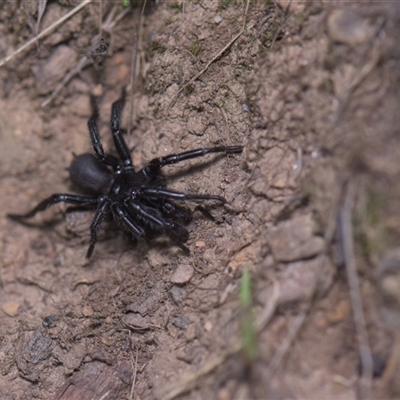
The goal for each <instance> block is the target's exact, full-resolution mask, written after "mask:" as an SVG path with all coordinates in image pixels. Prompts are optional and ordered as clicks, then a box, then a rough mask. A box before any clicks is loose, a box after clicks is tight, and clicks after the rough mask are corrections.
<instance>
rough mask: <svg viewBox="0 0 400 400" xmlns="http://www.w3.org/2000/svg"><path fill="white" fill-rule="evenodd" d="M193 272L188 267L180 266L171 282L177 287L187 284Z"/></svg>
mask: <svg viewBox="0 0 400 400" xmlns="http://www.w3.org/2000/svg"><path fill="white" fill-rule="evenodd" d="M193 273H194V270H193V268H192V267H191V266H190V265H187V264H180V265H178V268H177V269H176V271H175V272H174V274H173V275H172V277H171V282H172V283H176V284H178V285H182V284H183V283H187V282H189V281H190V280H191V279H192V276H193Z"/></svg>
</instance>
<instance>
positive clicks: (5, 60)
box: [0, 0, 93, 68]
mask: <svg viewBox="0 0 400 400" xmlns="http://www.w3.org/2000/svg"><path fill="white" fill-rule="evenodd" d="M92 1H93V0H84V1H83V2H82V3H81V4H79V5H78V6H76V7H75V8H74V9H72V10H71V11H70V12H68V13H67V14H65V15H64V16H63V17H61V18H60V19H59V20H58V21H56V22H54V24H51V25H50V26H49V27H47V28H46V29H44V30H43V31H42V32H40V33H39V34H38V35H36V36H35V37H33V38H32V39H31V40H28V41H27V42H26V43H25V44H24V45H22V46H21V47H19V48H18V49H17V50H15V51H13V52H12V53H11V54H10V55H8V56H7V57H4V58H2V59H1V60H0V68H1V67H2V66H3V65H4V64H6V63H8V62H9V61H10V60H12V59H13V58H14V57H15V56H16V55H18V54H19V53H22V52H23V51H24V50H26V49H27V48H29V47H30V46H31V45H32V44H34V43H36V42H37V41H38V40H39V39H42V38H44V37H46V36H47V35H49V34H50V33H51V32H52V31H53V30H54V29H56V28H57V27H58V26H59V25H61V24H63V23H64V22H65V21H67V20H68V19H69V18H71V17H72V16H73V15H74V14H76V13H77V12H78V11H80V10H81V9H82V8H83V7H85V6H87V5H88V4H89V3H91V2H92Z"/></svg>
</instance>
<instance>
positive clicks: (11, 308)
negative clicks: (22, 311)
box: [1, 300, 21, 317]
mask: <svg viewBox="0 0 400 400" xmlns="http://www.w3.org/2000/svg"><path fill="white" fill-rule="evenodd" d="M20 306H21V304H20V303H19V302H18V301H13V300H11V301H8V302H7V303H4V304H3V306H2V307H1V308H2V310H3V311H4V313H5V314H7V315H8V316H9V317H15V316H16V315H17V314H18V310H19V307H20Z"/></svg>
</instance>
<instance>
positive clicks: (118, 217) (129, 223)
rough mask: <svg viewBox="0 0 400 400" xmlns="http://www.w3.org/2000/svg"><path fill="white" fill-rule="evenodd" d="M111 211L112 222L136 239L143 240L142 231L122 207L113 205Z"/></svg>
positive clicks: (143, 234)
mask: <svg viewBox="0 0 400 400" xmlns="http://www.w3.org/2000/svg"><path fill="white" fill-rule="evenodd" d="M111 211H112V213H113V216H114V220H115V221H116V222H117V224H118V225H119V226H120V227H121V228H122V229H124V230H125V231H126V232H128V233H130V234H131V235H132V236H133V237H135V238H136V239H144V238H145V237H146V232H145V231H144V229H143V228H142V227H141V226H139V225H138V224H137V223H136V222H135V221H134V220H133V219H132V218H131V216H130V215H129V213H128V211H127V210H126V208H125V207H124V206H123V205H120V204H117V203H115V204H113V205H112V206H111Z"/></svg>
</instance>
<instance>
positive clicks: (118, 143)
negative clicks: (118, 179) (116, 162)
mask: <svg viewBox="0 0 400 400" xmlns="http://www.w3.org/2000/svg"><path fill="white" fill-rule="evenodd" d="M124 103H125V90H124V91H123V92H122V96H121V98H120V99H119V100H117V101H116V102H114V103H113V105H112V107H111V120H110V127H111V134H112V137H113V140H114V146H115V148H116V149H117V152H118V154H119V156H120V158H121V161H122V163H123V165H124V167H125V168H126V169H132V170H134V167H133V164H132V158H131V155H130V153H129V149H128V146H127V145H126V142H125V139H124V138H123V136H122V133H121V130H120V123H121V112H122V108H123V106H124Z"/></svg>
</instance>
